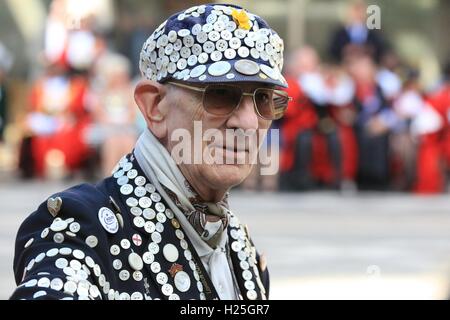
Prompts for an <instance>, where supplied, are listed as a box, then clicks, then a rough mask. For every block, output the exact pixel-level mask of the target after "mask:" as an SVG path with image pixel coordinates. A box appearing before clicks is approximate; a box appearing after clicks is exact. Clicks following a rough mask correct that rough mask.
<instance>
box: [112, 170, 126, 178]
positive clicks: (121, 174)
mask: <svg viewBox="0 0 450 320" xmlns="http://www.w3.org/2000/svg"><path fill="white" fill-rule="evenodd" d="M124 174H125V173H124V172H123V170H117V171H115V172H114V174H113V177H114V178H116V179H118V178H120V177H122V176H123V175H124Z"/></svg>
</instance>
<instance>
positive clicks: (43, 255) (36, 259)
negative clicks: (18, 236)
mask: <svg viewBox="0 0 450 320" xmlns="http://www.w3.org/2000/svg"><path fill="white" fill-rule="evenodd" d="M44 258H45V253H43V252H41V253H39V254H38V255H37V256H36V258H35V259H34V261H35V262H36V263H39V262H41V261H42V260H44Z"/></svg>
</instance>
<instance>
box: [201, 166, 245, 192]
mask: <svg viewBox="0 0 450 320" xmlns="http://www.w3.org/2000/svg"><path fill="white" fill-rule="evenodd" d="M207 170H208V171H209V170H214V171H213V173H212V175H209V174H208V176H210V177H209V178H210V179H208V180H214V181H211V182H213V183H214V185H216V186H218V185H221V186H222V187H226V188H231V187H233V186H236V185H238V184H240V183H241V182H242V181H244V180H245V178H247V177H248V175H249V174H250V170H251V167H250V166H249V165H248V164H247V165H243V164H216V165H213V166H210V167H209V168H208V169H207Z"/></svg>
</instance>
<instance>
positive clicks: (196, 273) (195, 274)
mask: <svg viewBox="0 0 450 320" xmlns="http://www.w3.org/2000/svg"><path fill="white" fill-rule="evenodd" d="M194 279H195V281H200V275H199V274H198V272H197V270H194Z"/></svg>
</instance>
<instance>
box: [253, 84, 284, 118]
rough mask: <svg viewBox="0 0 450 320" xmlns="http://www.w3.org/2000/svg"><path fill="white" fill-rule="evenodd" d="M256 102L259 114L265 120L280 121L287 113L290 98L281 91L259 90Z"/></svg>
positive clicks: (256, 94)
mask: <svg viewBox="0 0 450 320" xmlns="http://www.w3.org/2000/svg"><path fill="white" fill-rule="evenodd" d="M255 102H256V107H257V108H258V112H259V114H260V115H261V117H263V118H264V119H267V120H276V119H280V118H281V117H282V116H283V115H284V112H285V111H286V108H287V105H288V102H289V97H288V95H287V94H286V92H284V91H281V90H271V89H257V90H256V92H255Z"/></svg>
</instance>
